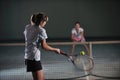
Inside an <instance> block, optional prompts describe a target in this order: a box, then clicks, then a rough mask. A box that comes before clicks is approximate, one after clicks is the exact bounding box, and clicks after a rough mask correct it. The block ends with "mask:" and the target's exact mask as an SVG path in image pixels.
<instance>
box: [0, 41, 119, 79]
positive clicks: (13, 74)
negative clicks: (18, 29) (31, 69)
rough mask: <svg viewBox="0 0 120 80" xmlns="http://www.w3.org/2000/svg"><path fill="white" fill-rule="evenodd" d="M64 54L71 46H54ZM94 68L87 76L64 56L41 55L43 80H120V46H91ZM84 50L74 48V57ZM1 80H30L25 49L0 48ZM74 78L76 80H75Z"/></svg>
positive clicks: (22, 47) (54, 54) (18, 47)
mask: <svg viewBox="0 0 120 80" xmlns="http://www.w3.org/2000/svg"><path fill="white" fill-rule="evenodd" d="M54 47H59V48H60V49H62V50H65V51H66V52H69V51H70V49H71V46H70V45H62V46H61V45H55V46H54ZM92 47H93V48H92V53H93V59H94V68H93V70H92V71H91V73H92V74H93V75H89V76H87V77H85V75H88V72H85V71H80V70H77V69H76V68H75V67H74V66H73V64H72V63H71V62H70V61H69V60H68V59H67V58H66V57H64V56H62V55H58V54H56V53H54V52H50V51H44V50H41V52H42V59H41V61H42V64H43V71H44V74H45V78H46V80H65V79H67V80H96V79H99V80H120V43H119V44H100V45H93V46H92ZM81 50H84V47H83V46H82V45H77V46H76V48H75V54H79V52H80V51H81ZM0 57H1V58H0V80H32V76H31V74H30V73H27V72H26V69H25V64H24V46H0ZM75 78H76V79H75Z"/></svg>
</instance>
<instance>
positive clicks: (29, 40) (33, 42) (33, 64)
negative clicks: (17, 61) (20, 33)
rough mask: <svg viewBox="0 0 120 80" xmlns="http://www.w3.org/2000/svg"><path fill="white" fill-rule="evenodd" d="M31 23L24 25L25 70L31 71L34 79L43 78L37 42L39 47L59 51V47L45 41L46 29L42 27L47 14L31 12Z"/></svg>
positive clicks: (45, 21) (46, 19)
mask: <svg viewBox="0 0 120 80" xmlns="http://www.w3.org/2000/svg"><path fill="white" fill-rule="evenodd" d="M30 21H31V24H28V25H27V26H26V27H25V31H24V35H25V56H24V58H25V63H26V66H27V72H32V76H33V79H34V80H44V74H43V71H42V65H41V62H40V58H41V52H40V50H39V49H38V43H39V41H40V42H41V45H40V46H41V47H42V48H44V49H46V50H50V51H55V52H56V53H60V49H58V48H53V47H51V46H49V45H48V44H47V43H46V39H47V38H48V36H47V33H46V30H45V29H44V28H43V27H44V26H45V25H46V23H47V21H48V16H47V15H45V14H44V13H38V14H33V15H32V16H31V19H30Z"/></svg>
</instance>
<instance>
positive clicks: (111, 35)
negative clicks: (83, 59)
mask: <svg viewBox="0 0 120 80" xmlns="http://www.w3.org/2000/svg"><path fill="white" fill-rule="evenodd" d="M0 10H1V11H0V80H33V77H34V76H32V74H31V73H28V72H26V65H25V62H24V55H25V46H26V45H25V40H26V41H27V39H26V36H27V30H26V25H28V24H29V27H30V26H36V27H39V28H40V29H41V27H42V29H41V30H42V31H41V32H39V28H36V27H32V28H34V30H33V29H32V28H31V27H30V30H31V31H30V32H29V29H28V35H29V34H30V35H31V36H29V37H30V38H29V39H33V40H31V42H30V44H31V43H32V44H36V49H37V47H38V46H37V45H38V43H39V41H40V42H42V40H39V39H41V38H42V39H43V37H44V39H43V40H44V41H47V43H48V44H49V45H50V46H52V47H56V48H57V49H56V50H59V49H58V48H60V49H61V50H63V51H65V52H67V54H68V55H69V53H71V50H72V45H73V44H76V46H75V48H74V53H73V54H74V55H78V54H79V55H80V52H81V51H83V52H85V55H88V54H87V52H88V51H86V50H87V49H85V48H84V47H83V44H86V45H87V46H88V48H89V51H90V58H92V60H93V62H94V64H93V66H94V67H93V68H92V69H91V70H90V71H85V70H80V69H77V68H76V67H75V66H74V65H73V63H71V61H70V59H68V58H67V57H66V56H64V55H60V54H56V53H55V52H51V51H46V50H43V49H42V48H40V51H41V62H42V67H43V72H44V75H45V79H46V80H120V0H0ZM38 13H41V14H38ZM43 14H44V15H43ZM39 15H40V17H39ZM36 16H37V17H36ZM33 19H34V20H33ZM41 22H42V23H41ZM76 22H78V23H77V24H76ZM43 23H44V24H43ZM36 24H37V25H36ZM76 26H77V27H79V28H75V27H76ZM77 29H78V30H77ZM32 30H33V31H32ZM36 30H37V31H38V33H37V32H36ZM73 30H74V31H73ZM32 32H33V34H32ZM42 32H44V35H42ZM25 33H26V34H25ZM73 33H76V34H77V35H76V36H78V37H79V39H80V38H81V40H79V41H81V42H82V41H83V42H82V43H81V42H80V43H79V42H76V43H74V42H73V41H74V40H73V38H72V36H73ZM36 34H38V35H36ZM40 36H42V37H40ZM27 37H28V36H27ZM31 37H32V38H31ZM47 37H48V38H47ZM34 39H35V40H34ZM33 41H34V42H33ZM35 41H36V42H35ZM27 43H28V42H27ZM27 46H28V45H27ZM34 47H35V46H34ZM29 50H32V49H29ZM38 51H39V50H38ZM28 54H29V53H28ZM33 55H34V54H33ZM38 55H39V54H38ZM32 57H34V56H32ZM37 57H38V58H39V57H40V56H37ZM35 59H36V58H35ZM30 60H31V59H30ZM78 61H79V60H78ZM39 65H40V64H39ZM30 67H31V66H30ZM36 67H37V66H36ZM83 68H86V67H85V64H83ZM36 75H38V74H36ZM39 77H40V76H37V78H39Z"/></svg>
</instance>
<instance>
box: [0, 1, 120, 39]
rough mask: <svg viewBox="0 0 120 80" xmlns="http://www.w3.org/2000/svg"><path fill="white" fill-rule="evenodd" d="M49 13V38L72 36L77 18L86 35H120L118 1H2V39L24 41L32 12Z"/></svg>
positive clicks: (0, 20) (0, 24)
mask: <svg viewBox="0 0 120 80" xmlns="http://www.w3.org/2000/svg"><path fill="white" fill-rule="evenodd" d="M36 12H45V13H46V14H47V15H48V16H49V22H48V23H47V25H46V27H45V28H46V30H47V33H48V36H49V39H56V38H61V39H62V38H70V33H71V29H72V27H73V26H74V22H75V21H77V20H78V21H80V23H81V27H83V28H84V29H85V36H86V37H120V28H119V27H120V1H119V0H1V1H0V40H23V39H24V36H23V31H24V27H25V25H26V24H28V23H29V18H30V16H31V14H32V13H36Z"/></svg>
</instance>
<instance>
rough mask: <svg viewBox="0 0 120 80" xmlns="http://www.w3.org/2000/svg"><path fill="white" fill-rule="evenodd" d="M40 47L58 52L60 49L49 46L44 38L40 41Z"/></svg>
mask: <svg viewBox="0 0 120 80" xmlns="http://www.w3.org/2000/svg"><path fill="white" fill-rule="evenodd" d="M41 45H42V47H43V48H44V49H45V50H50V51H55V52H57V53H60V49H59V48H53V47H51V46H49V45H48V44H47V42H46V40H45V39H44V40H42V43H41Z"/></svg>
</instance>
